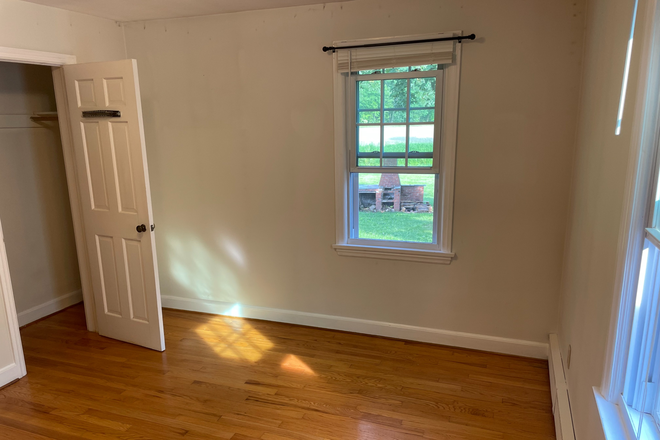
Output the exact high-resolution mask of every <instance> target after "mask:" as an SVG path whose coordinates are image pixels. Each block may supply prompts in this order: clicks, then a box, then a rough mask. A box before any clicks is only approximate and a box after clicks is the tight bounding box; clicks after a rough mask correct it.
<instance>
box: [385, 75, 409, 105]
mask: <svg viewBox="0 0 660 440" xmlns="http://www.w3.org/2000/svg"><path fill="white" fill-rule="evenodd" d="M384 83H385V90H384V91H383V92H384V97H385V108H386V109H404V110H405V109H406V107H407V104H406V103H407V102H408V80H407V79H391V80H387V81H384Z"/></svg>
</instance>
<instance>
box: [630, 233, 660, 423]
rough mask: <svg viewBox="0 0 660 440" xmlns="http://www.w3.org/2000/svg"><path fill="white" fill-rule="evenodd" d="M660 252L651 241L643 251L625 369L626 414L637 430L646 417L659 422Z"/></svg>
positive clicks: (645, 245) (646, 243) (646, 242)
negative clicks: (659, 265)
mask: <svg viewBox="0 0 660 440" xmlns="http://www.w3.org/2000/svg"><path fill="white" fill-rule="evenodd" d="M659 255H660V251H658V249H657V248H656V247H655V246H654V245H653V244H651V243H650V242H649V241H648V240H647V241H645V243H644V250H643V252H642V258H641V264H640V271H639V278H638V284H637V293H636V297H635V311H634V317H633V326H632V329H631V338H630V347H629V352H628V362H627V368H626V379H625V385H624V391H623V400H624V401H625V402H626V405H627V406H628V408H627V412H628V416H629V417H630V418H631V421H632V422H633V424H634V425H635V426H636V427H640V426H641V420H642V418H644V417H654V418H656V420H657V419H658V414H657V413H658V400H659V399H660V396H659V395H658V382H659V381H660V362H659V359H658V347H659V345H660V332H659V330H660V327H659V326H658V306H659V305H660V301H659V299H660V295H659V291H660V273H659V272H658V256H659Z"/></svg>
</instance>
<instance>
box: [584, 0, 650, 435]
mask: <svg viewBox="0 0 660 440" xmlns="http://www.w3.org/2000/svg"><path fill="white" fill-rule="evenodd" d="M640 12H641V11H640ZM640 17H643V19H644V20H643V21H644V23H642V27H641V32H639V34H641V35H640V36H638V37H637V39H638V40H642V50H641V57H640V64H639V65H640V69H639V88H638V91H637V96H636V108H635V111H634V117H633V121H632V127H631V133H632V134H631V147H630V155H629V163H628V170H627V180H626V188H625V193H624V201H623V212H622V219H621V228H620V234H619V244H618V248H619V252H618V257H617V266H616V275H615V276H616V278H615V294H614V303H613V306H612V315H611V321H610V334H609V337H608V345H607V353H606V360H605V369H604V374H603V380H602V383H601V386H600V388H598V387H594V395H595V398H596V403H597V405H598V410H599V413H600V417H601V421H602V425H603V430H604V433H605V436H606V438H607V439H608V440H613V439H620V438H628V439H634V438H635V433H634V430H633V426H632V422H631V419H630V416H629V413H628V411H629V410H628V408H627V405H626V404H625V403H624V401H623V391H624V386H625V379H626V368H627V362H628V352H629V345H630V338H631V332H632V324H633V319H634V311H635V300H636V294H637V282H638V279H639V271H640V263H641V256H642V249H643V246H644V240H645V239H646V238H649V240H650V241H651V239H653V238H654V231H652V230H651V229H650V228H652V225H651V222H652V221H653V219H652V213H653V211H652V209H653V203H652V201H654V199H655V190H656V188H657V179H658V170H659V168H660V155H659V154H658V150H659V142H660V136H659V131H660V111H659V110H660V8H658V7H657V1H656V0H652V1H649V2H648V3H647V5H646V11H645V12H644V13H641V14H640ZM640 21H641V20H640ZM656 241H657V240H656ZM648 275H649V274H647V276H648ZM654 411H655V409H654ZM646 421H647V418H645V422H646ZM644 438H645V439H653V440H660V435H658V434H656V433H650V434H648V435H647V436H645V437H644Z"/></svg>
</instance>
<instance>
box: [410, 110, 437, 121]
mask: <svg viewBox="0 0 660 440" xmlns="http://www.w3.org/2000/svg"><path fill="white" fill-rule="evenodd" d="M434 120H435V110H411V111H410V122H433V121H434Z"/></svg>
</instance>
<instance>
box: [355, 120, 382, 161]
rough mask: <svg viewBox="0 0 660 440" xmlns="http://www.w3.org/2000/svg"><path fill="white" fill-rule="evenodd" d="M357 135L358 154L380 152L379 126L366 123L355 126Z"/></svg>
mask: <svg viewBox="0 0 660 440" xmlns="http://www.w3.org/2000/svg"><path fill="white" fill-rule="evenodd" d="M357 136H358V139H357V140H358V142H357V144H358V154H359V153H372V152H375V151H377V152H379V153H380V126H379V125H376V126H373V125H367V126H359V127H358V128H357Z"/></svg>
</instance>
